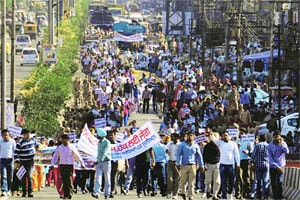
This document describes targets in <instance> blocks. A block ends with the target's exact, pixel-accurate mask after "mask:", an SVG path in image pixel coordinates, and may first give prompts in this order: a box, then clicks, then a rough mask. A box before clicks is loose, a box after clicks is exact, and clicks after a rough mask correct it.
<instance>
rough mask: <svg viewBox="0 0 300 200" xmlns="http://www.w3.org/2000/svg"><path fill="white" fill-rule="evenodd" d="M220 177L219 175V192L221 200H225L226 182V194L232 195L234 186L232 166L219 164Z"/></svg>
mask: <svg viewBox="0 0 300 200" xmlns="http://www.w3.org/2000/svg"><path fill="white" fill-rule="evenodd" d="M220 175H221V191H222V199H227V182H228V183H229V185H228V193H229V194H232V190H233V185H234V168H233V165H224V164H220Z"/></svg>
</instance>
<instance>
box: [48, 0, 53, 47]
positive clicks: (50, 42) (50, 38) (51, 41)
mask: <svg viewBox="0 0 300 200" xmlns="http://www.w3.org/2000/svg"><path fill="white" fill-rule="evenodd" d="M48 6H49V8H48V13H49V44H50V45H53V44H54V23H53V0H49V5H48Z"/></svg>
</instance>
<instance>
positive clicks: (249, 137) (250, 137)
mask: <svg viewBox="0 0 300 200" xmlns="http://www.w3.org/2000/svg"><path fill="white" fill-rule="evenodd" d="M254 142H255V135H254V134H245V135H241V143H254Z"/></svg>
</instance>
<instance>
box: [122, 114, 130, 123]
mask: <svg viewBox="0 0 300 200" xmlns="http://www.w3.org/2000/svg"><path fill="white" fill-rule="evenodd" d="M128 119H129V115H128V114H127V115H124V119H123V121H124V126H127V123H128Z"/></svg>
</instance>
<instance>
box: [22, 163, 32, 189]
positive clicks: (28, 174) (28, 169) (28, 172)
mask: <svg viewBox="0 0 300 200" xmlns="http://www.w3.org/2000/svg"><path fill="white" fill-rule="evenodd" d="M20 164H21V166H22V165H23V166H24V168H25V170H26V173H25V175H24V176H23V178H22V190H23V194H26V188H27V187H26V178H28V190H27V191H28V194H30V193H32V173H33V165H34V161H33V160H26V161H21V162H20Z"/></svg>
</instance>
